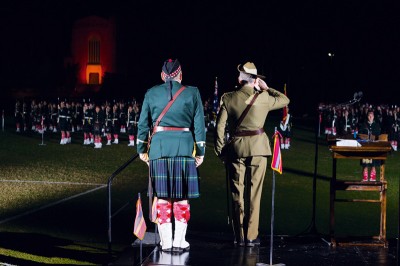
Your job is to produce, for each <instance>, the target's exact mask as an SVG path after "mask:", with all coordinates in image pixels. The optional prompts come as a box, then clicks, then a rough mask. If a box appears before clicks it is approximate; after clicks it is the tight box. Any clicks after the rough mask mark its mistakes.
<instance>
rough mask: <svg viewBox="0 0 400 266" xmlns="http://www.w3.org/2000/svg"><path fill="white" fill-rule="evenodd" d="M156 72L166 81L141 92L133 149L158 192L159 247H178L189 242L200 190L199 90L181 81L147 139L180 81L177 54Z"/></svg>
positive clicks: (201, 122) (183, 247)
mask: <svg viewBox="0 0 400 266" xmlns="http://www.w3.org/2000/svg"><path fill="white" fill-rule="evenodd" d="M161 78H162V80H163V81H164V82H165V83H163V84H161V85H157V86H154V87H152V88H151V89H149V90H148V91H147V93H146V95H145V98H144V102H143V105H142V111H141V113H140V118H139V124H138V135H137V151H138V153H139V154H140V159H141V160H142V161H144V162H146V163H147V164H148V165H149V167H150V169H149V174H150V178H151V181H152V186H153V189H154V192H155V195H156V196H157V198H158V200H157V201H156V208H157V226H158V229H159V233H160V239H161V243H160V244H161V249H162V250H163V251H172V250H174V251H178V252H182V251H185V250H188V249H189V246H190V245H189V243H188V242H187V241H186V240H185V235H186V229H187V225H188V224H187V223H188V221H189V219H190V205H189V199H192V198H198V197H199V196H200V188H199V177H198V172H197V169H196V168H197V167H198V166H200V165H201V163H202V162H203V158H204V153H205V137H206V136H205V126H204V109H203V104H202V100H201V97H200V92H199V90H198V89H197V88H196V87H192V86H184V90H183V91H182V93H181V94H180V95H179V96H178V97H177V98H176V100H175V102H173V104H172V106H171V108H170V109H169V110H168V111H167V112H166V113H165V115H164V116H163V118H162V119H161V122H160V123H159V126H157V127H156V128H154V129H153V130H152V132H153V134H152V137H151V139H149V131H150V130H151V128H152V127H153V125H154V123H155V121H156V120H157V118H158V117H159V116H160V114H161V113H162V111H163V110H164V108H165V106H167V104H168V103H169V102H170V101H171V100H172V97H173V95H175V93H176V92H177V91H179V90H180V89H181V88H182V87H183V86H182V85H181V81H182V72H181V66H180V64H179V62H178V60H171V59H170V60H167V61H165V62H164V65H163V67H162V72H161ZM148 142H150V143H149V144H150V145H149V146H148ZM172 213H173V216H174V222H175V232H174V237H172ZM172 239H173V241H172Z"/></svg>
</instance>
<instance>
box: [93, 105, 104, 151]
mask: <svg viewBox="0 0 400 266" xmlns="http://www.w3.org/2000/svg"><path fill="white" fill-rule="evenodd" d="M104 118H105V115H104V112H103V111H102V110H101V108H100V106H99V105H96V108H95V112H94V113H93V133H94V148H95V149H100V148H101V147H102V146H103V144H102V143H101V134H102V129H103V125H104V121H105V120H104Z"/></svg>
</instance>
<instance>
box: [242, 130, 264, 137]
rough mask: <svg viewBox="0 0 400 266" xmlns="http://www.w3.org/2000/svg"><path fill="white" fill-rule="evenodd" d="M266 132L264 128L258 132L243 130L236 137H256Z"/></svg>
mask: <svg viewBox="0 0 400 266" xmlns="http://www.w3.org/2000/svg"><path fill="white" fill-rule="evenodd" d="M264 132H265V131H264V129H263V128H259V129H257V130H242V131H238V132H236V133H235V136H236V137H246V136H255V135H261V134H262V133H264Z"/></svg>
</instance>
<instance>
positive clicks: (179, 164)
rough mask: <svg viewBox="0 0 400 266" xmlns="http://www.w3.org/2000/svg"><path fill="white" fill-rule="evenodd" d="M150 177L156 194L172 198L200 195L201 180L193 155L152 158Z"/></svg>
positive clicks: (189, 197)
mask: <svg viewBox="0 0 400 266" xmlns="http://www.w3.org/2000/svg"><path fill="white" fill-rule="evenodd" d="M149 166H150V177H151V180H152V184H153V191H154V194H155V196H157V197H159V198H171V199H192V198H198V197H200V180H199V176H198V174H197V169H196V165H195V159H194V158H192V157H183V156H182V157H179V156H178V157H165V158H159V159H155V160H150V165H149Z"/></svg>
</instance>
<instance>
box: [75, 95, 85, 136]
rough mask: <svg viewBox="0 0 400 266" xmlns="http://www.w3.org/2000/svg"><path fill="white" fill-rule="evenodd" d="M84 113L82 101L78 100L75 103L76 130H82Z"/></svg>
mask: <svg viewBox="0 0 400 266" xmlns="http://www.w3.org/2000/svg"><path fill="white" fill-rule="evenodd" d="M82 115H83V108H82V103H80V102H77V103H76V104H75V121H76V131H81V130H82Z"/></svg>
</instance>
